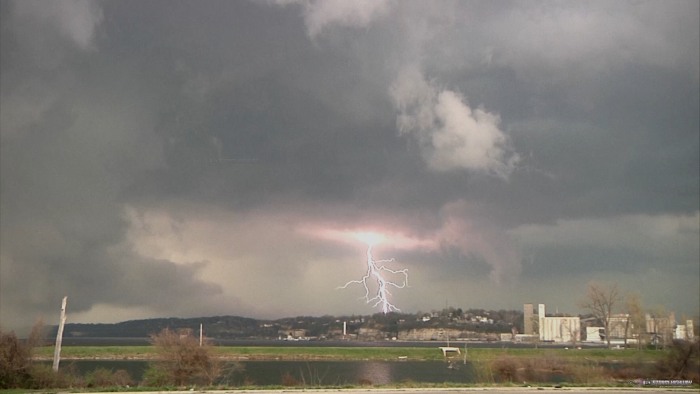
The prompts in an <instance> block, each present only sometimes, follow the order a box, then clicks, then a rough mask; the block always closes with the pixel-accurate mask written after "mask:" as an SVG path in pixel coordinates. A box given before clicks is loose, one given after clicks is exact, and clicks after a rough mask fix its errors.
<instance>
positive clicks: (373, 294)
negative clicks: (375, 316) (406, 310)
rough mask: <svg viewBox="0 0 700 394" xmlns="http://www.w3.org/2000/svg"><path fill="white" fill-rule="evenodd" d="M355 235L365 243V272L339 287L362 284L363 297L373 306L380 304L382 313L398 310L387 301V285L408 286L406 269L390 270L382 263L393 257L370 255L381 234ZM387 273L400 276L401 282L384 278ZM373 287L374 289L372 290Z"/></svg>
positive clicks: (381, 237)
mask: <svg viewBox="0 0 700 394" xmlns="http://www.w3.org/2000/svg"><path fill="white" fill-rule="evenodd" d="M355 237H356V238H357V239H359V240H360V241H363V242H365V243H366V244H367V272H366V273H365V275H364V276H363V277H362V279H360V280H351V281H349V282H347V283H346V284H345V285H343V286H341V287H340V288H341V289H345V288H347V287H348V286H350V285H351V284H359V285H362V286H363V287H364V289H365V297H364V298H365V300H366V301H367V303H368V304H370V303H373V305H372V306H373V307H377V306H381V309H382V312H384V313H388V312H394V311H400V309H399V308H397V307H396V306H394V305H393V304H392V303H391V302H389V296H390V295H391V292H390V291H389V287H393V288H397V289H403V288H404V287H406V286H408V270H406V269H402V270H392V269H390V268H387V267H386V266H385V265H384V264H385V263H389V262H392V261H394V259H390V260H374V258H373V257H372V246H374V245H375V244H376V243H378V242H380V241H381V240H383V238H384V237H383V236H382V235H381V234H375V233H358V234H356V235H355ZM387 274H388V275H390V276H401V277H403V280H402V281H401V282H392V281H390V280H388V279H387V278H386V275H387ZM375 287H376V290H374V289H375ZM370 289H372V290H374V291H371V290H370Z"/></svg>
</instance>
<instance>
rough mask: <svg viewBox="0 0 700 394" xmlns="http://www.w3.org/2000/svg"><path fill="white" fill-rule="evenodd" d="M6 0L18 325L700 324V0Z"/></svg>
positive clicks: (1, 279)
mask: <svg viewBox="0 0 700 394" xmlns="http://www.w3.org/2000/svg"><path fill="white" fill-rule="evenodd" d="M0 4H1V13H0V18H1V19H0V25H1V29H2V31H1V34H0V40H1V41H0V43H1V45H2V46H1V47H0V50H1V51H2V52H1V53H2V57H1V59H0V66H1V73H0V82H1V90H0V98H1V100H2V101H1V102H0V104H1V106H0V110H1V112H0V130H1V133H0V137H1V139H0V142H1V152H0V153H1V154H0V165H1V166H0V170H1V178H0V181H1V189H0V193H1V194H0V209H1V211H0V218H1V221H0V223H1V232H0V236H1V237H0V242H1V245H0V246H1V247H0V274H1V276H0V295H1V297H0V320H1V325H2V326H3V328H6V329H7V328H15V327H22V326H26V325H27V324H31V323H32V322H34V320H36V319H37V318H39V317H43V319H44V321H45V322H46V323H48V324H56V323H57V320H58V311H59V309H60V304H61V298H62V297H63V296H64V295H67V296H68V321H69V322H116V321H123V320H131V319H138V318H145V317H165V316H176V317H192V316H207V315H215V314H227V315H229V314H230V315H242V316H249V317H257V318H280V317H287V316H297V315H324V314H332V315H340V314H351V313H355V314H372V313H376V312H378V311H379V310H378V308H377V307H374V306H373V303H370V304H367V303H366V302H365V301H364V300H363V299H362V297H363V296H364V294H365V292H364V290H363V289H362V288H361V287H360V286H359V285H354V284H353V285H350V286H348V287H347V288H344V289H339V287H340V286H343V285H344V284H345V283H346V282H348V281H350V280H355V279H360V278H362V276H363V275H364V273H365V271H366V268H367V264H366V258H365V252H366V247H367V245H365V244H363V243H362V242H361V241H360V240H358V239H356V238H354V237H353V236H352V234H353V233H355V232H363V231H373V232H376V233H381V234H383V235H384V239H383V241H382V242H381V243H379V244H377V245H376V246H375V247H374V249H373V253H374V257H375V259H377V260H388V259H392V258H393V259H394V260H393V261H390V262H386V266H387V267H388V268H391V269H393V270H398V269H407V271H408V274H409V281H408V286H407V287H405V288H402V289H392V290H391V292H392V294H391V301H392V302H393V303H394V304H395V305H396V306H397V307H398V308H400V309H401V310H402V311H404V312H411V313H414V312H418V311H430V310H434V309H441V308H443V307H445V305H450V306H454V307H461V308H465V309H466V308H493V309H500V308H506V309H520V308H522V304H523V303H524V302H531V303H545V304H547V305H548V308H549V310H552V311H553V310H554V309H555V308H556V309H558V310H559V311H560V312H568V313H579V312H582V311H581V310H579V308H578V307H577V301H579V300H580V299H581V298H582V297H583V296H584V294H585V289H586V284H587V283H588V282H589V281H591V280H598V281H607V282H617V283H619V286H620V288H621V290H622V293H623V294H627V293H629V292H637V293H639V294H640V295H641V297H642V301H643V303H644V305H645V306H646V307H656V306H659V305H663V306H664V307H665V308H666V309H667V310H672V311H676V316H677V317H678V318H679V320H680V318H681V317H682V316H683V315H687V316H696V315H698V314H700V312H699V309H700V306H699V303H700V301H699V300H700V285H699V283H700V264H699V261H700V251H699V250H700V246H699V243H700V241H699V237H700V231H699V228H700V213H699V212H700V209H699V204H700V184H699V178H700V176H699V175H700V174H699V172H700V169H699V168H700V143H699V136H700V131H699V130H700V122H699V112H700V111H699V109H698V108H699V106H700V100H699V91H700V89H699V81H700V71H699V70H700V67H699V61H698V57H699V55H698V48H699V47H700V42H699V41H700V39H699V37H700V31H699V24H700V22H699V20H700V16H699V14H700V11H699V8H700V6H699V5H698V2H697V1H695V0H691V1H614V2H611V1H586V2H578V1H562V2H557V1H530V0H528V1H496V2H494V1H410V0H409V1H384V0H354V1H345V0H342V1H340V0H338V1H336V0H328V1H314V0H284V1H283V0H280V1H250V2H247V1H211V0H205V1H165V0H163V1H158V0H155V1H141V0H139V1H128V0H122V1H95V2H93V1H87V0H74V1H68V0H57V1H33V0H22V1H10V0H0ZM384 273H385V274H387V275H389V274H390V273H389V272H388V271H385V272H384ZM394 279H395V280H396V278H394ZM400 279H401V278H398V280H400Z"/></svg>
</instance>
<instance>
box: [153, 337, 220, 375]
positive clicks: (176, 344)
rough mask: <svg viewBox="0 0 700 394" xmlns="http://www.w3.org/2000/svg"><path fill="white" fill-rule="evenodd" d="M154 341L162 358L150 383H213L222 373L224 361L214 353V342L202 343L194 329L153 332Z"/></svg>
mask: <svg viewBox="0 0 700 394" xmlns="http://www.w3.org/2000/svg"><path fill="white" fill-rule="evenodd" d="M151 342H152V343H153V344H154V345H155V346H156V348H157V349H158V352H159V353H160V360H159V361H157V362H156V363H155V364H154V365H152V366H151V368H150V370H149V375H148V376H147V377H148V378H150V381H149V383H159V384H158V385H163V383H165V384H171V385H175V386H185V385H188V384H201V385H212V384H213V383H214V381H215V380H216V378H217V377H219V375H220V374H221V371H222V369H221V368H222V367H221V362H220V360H218V359H216V358H215V357H214V356H213V354H212V353H213V352H212V348H211V346H210V345H209V344H208V343H205V344H202V346H200V344H199V340H198V339H196V338H195V337H194V336H193V335H192V331H191V330H183V331H173V330H170V329H165V330H163V331H161V332H160V333H158V334H155V335H152V336H151Z"/></svg>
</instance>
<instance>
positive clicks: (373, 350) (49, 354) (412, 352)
mask: <svg viewBox="0 0 700 394" xmlns="http://www.w3.org/2000/svg"><path fill="white" fill-rule="evenodd" d="M461 350H462V354H461V355H455V356H451V358H455V359H463V358H464V349H463V348H462V349H461ZM214 351H215V353H216V354H218V355H219V356H221V357H222V358H226V359H234V360H235V359H251V360H358V361H362V360H374V361H377V360H389V361H391V360H399V359H407V360H413V361H416V360H424V361H435V360H443V359H444V357H443V355H442V352H441V351H440V350H439V349H438V348H437V346H436V347H435V348H423V347H313V346H304V347H273V346H215V347H214ZM34 354H35V356H36V357H37V358H41V359H51V358H53V347H51V346H48V347H40V348H36V349H35V352H34ZM666 354H667V352H666V351H659V350H635V349H627V350H608V349H541V348H540V349H508V348H473V349H467V360H481V361H485V360H494V359H497V358H499V357H502V356H504V355H507V356H509V357H513V358H542V357H556V358H559V359H563V360H567V361H571V362H577V361H580V362H591V361H594V362H624V361H635V362H654V361H657V360H659V359H661V358H663V357H664V356H666ZM157 356H158V353H157V351H156V348H155V347H153V346H64V347H63V348H62V349H61V358H63V359H116V360H125V359H154V358H156V357H157Z"/></svg>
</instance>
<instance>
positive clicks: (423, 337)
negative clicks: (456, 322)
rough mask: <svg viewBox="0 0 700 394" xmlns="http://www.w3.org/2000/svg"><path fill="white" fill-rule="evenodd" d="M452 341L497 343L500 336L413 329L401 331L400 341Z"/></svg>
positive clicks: (471, 332) (438, 329)
mask: <svg viewBox="0 0 700 394" xmlns="http://www.w3.org/2000/svg"><path fill="white" fill-rule="evenodd" d="M448 337H449V339H450V340H451V341H456V340H467V339H469V340H478V341H496V340H498V339H499V338H498V334H493V333H480V332H474V331H467V330H460V329H456V328H413V329H410V330H402V331H399V336H398V339H399V340H401V341H447V338H448Z"/></svg>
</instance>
